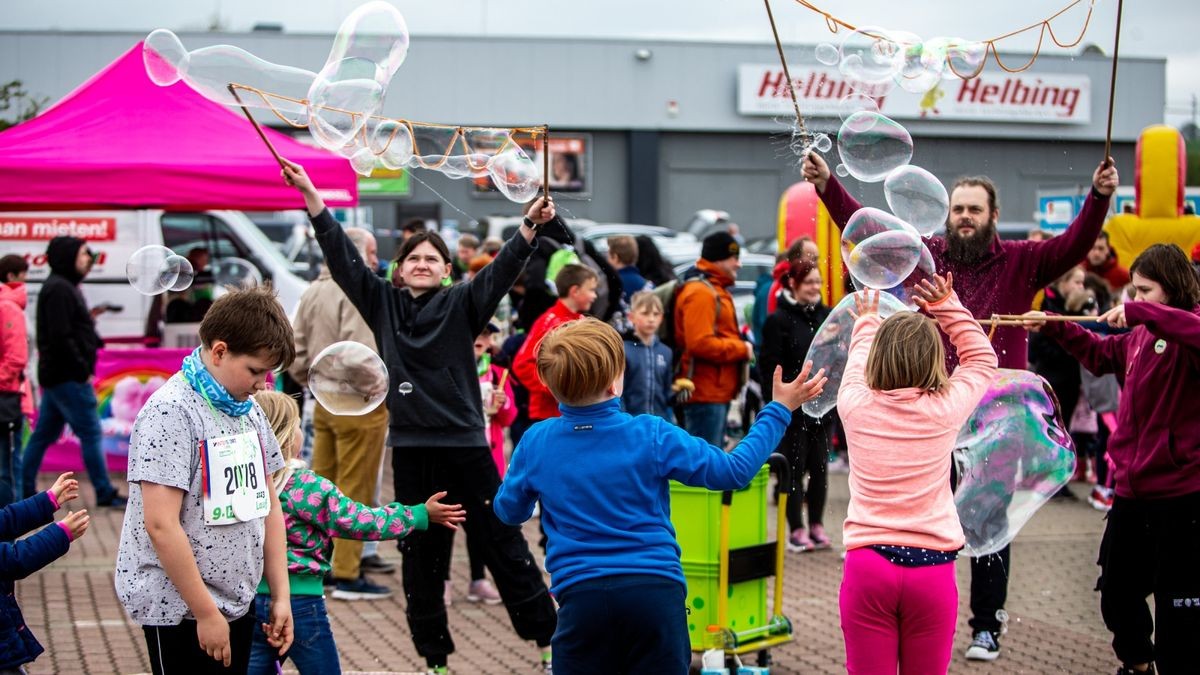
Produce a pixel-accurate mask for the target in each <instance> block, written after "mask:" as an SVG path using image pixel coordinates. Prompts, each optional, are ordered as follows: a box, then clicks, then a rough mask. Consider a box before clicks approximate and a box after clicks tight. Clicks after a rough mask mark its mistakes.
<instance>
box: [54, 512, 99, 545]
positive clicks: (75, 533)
mask: <svg viewBox="0 0 1200 675" xmlns="http://www.w3.org/2000/svg"><path fill="white" fill-rule="evenodd" d="M61 522H62V524H63V525H66V526H67V529H68V530H70V531H71V541H76V540H78V539H79V538H80V537H82V536H83V533H84V532H87V529H88V525H89V524H91V522H92V517H91V516H89V515H88V512H87V509H80V510H78V511H68V512H67V516H66V517H65V518H63V519H62V521H61Z"/></svg>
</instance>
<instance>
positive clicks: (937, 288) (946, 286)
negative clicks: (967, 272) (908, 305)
mask: <svg viewBox="0 0 1200 675" xmlns="http://www.w3.org/2000/svg"><path fill="white" fill-rule="evenodd" d="M953 291H954V275H953V274H952V273H950V272H946V276H944V277H943V276H942V275H940V274H935V275H933V281H930V280H929V279H922V280H921V283H919V284H917V285H916V286H915V287H913V293H914V294H915V295H913V300H914V301H915V302H916V303H917V306H918V307H920V308H921V309H928V308H929V305H936V304H938V303H939V302H941V301H943V300H945V299H946V298H948V297H950V294H951V293H952V292H953Z"/></svg>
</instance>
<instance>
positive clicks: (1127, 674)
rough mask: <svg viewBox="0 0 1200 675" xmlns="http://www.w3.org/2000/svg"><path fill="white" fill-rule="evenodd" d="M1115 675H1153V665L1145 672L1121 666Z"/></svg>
mask: <svg viewBox="0 0 1200 675" xmlns="http://www.w3.org/2000/svg"><path fill="white" fill-rule="evenodd" d="M1117 675H1154V664H1153V663H1151V664H1150V667H1149V668H1147V669H1145V670H1136V669H1135V668H1134V667H1133V666H1126V665H1122V666H1121V667H1120V668H1118V669H1117Z"/></svg>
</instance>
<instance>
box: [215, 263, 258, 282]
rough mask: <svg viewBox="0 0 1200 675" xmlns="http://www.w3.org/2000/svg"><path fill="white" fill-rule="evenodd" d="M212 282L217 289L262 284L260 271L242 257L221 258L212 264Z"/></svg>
mask: <svg viewBox="0 0 1200 675" xmlns="http://www.w3.org/2000/svg"><path fill="white" fill-rule="evenodd" d="M212 273H213V284H214V285H215V286H216V287H217V288H218V289H224V288H225V287H227V286H233V287H235V288H249V287H251V286H260V285H262V281H263V278H262V273H261V272H259V271H258V268H257V267H255V266H254V263H252V262H250V261H249V260H245V259H243V258H221V259H220V260H217V261H216V262H215V263H213V265H212Z"/></svg>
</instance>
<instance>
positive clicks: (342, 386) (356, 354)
mask: <svg viewBox="0 0 1200 675" xmlns="http://www.w3.org/2000/svg"><path fill="white" fill-rule="evenodd" d="M308 390H309V391H310V392H312V395H313V398H315V399H317V402H318V403H320V404H321V405H322V406H323V407H324V408H325V409H326V410H328V411H329V412H331V413H333V414H334V415H365V414H366V413H369V412H371V411H372V410H374V409H375V408H376V407H377V406H378V405H379V404H380V403H381V402H382V401H383V399H385V398H387V390H388V370H387V366H385V365H384V364H383V359H381V358H379V355H378V354H376V353H375V352H374V351H372V350H371V348H370V347H367V346H366V345H364V344H362V343H360V342H352V341H349V340H347V341H343V342H335V343H333V344H331V345H329V346H328V347H326V348H325V349H322V350H321V353H320V354H317V358H315V359H313V362H312V366H310V367H309V369H308Z"/></svg>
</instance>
